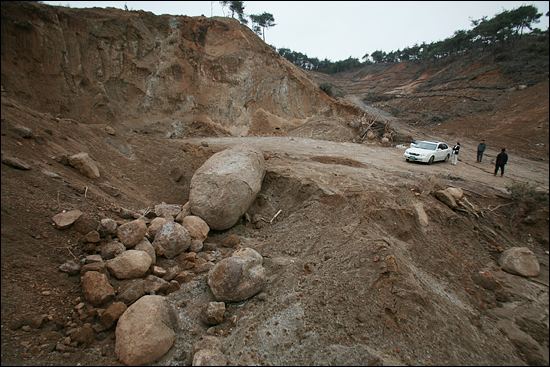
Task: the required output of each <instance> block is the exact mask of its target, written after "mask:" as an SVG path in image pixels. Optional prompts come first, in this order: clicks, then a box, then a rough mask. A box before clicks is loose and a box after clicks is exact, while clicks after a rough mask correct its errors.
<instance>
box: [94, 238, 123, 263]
mask: <svg viewBox="0 0 550 367" xmlns="http://www.w3.org/2000/svg"><path fill="white" fill-rule="evenodd" d="M124 251H126V246H124V245H123V244H122V243H120V242H118V241H113V242H109V243H107V244H105V245H103V246H100V254H101V258H103V259H104V260H105V261H107V260H111V259H114V258H115V257H117V256H118V255H120V254H121V253H123V252H124Z"/></svg>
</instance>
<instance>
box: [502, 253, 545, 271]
mask: <svg viewBox="0 0 550 367" xmlns="http://www.w3.org/2000/svg"><path fill="white" fill-rule="evenodd" d="M498 263H499V265H500V266H501V267H502V270H504V271H506V272H508V273H511V274H515V275H521V276H524V277H536V276H538V275H539V274H540V264H539V261H538V259H537V257H536V256H535V254H534V253H533V252H532V251H531V250H529V248H527V247H513V248H511V249H509V250H506V251H504V252H503V253H502V255H501V256H500V259H499V260H498Z"/></svg>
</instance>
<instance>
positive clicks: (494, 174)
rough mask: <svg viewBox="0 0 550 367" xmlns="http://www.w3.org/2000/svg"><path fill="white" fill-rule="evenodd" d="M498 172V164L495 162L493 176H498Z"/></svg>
mask: <svg viewBox="0 0 550 367" xmlns="http://www.w3.org/2000/svg"><path fill="white" fill-rule="evenodd" d="M497 172H498V164H495V172H494V173H493V176H496V175H497Z"/></svg>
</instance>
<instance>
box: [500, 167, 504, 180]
mask: <svg viewBox="0 0 550 367" xmlns="http://www.w3.org/2000/svg"><path fill="white" fill-rule="evenodd" d="M502 176H504V164H503V165H502V166H500V177H502Z"/></svg>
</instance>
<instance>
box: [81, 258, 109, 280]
mask: <svg viewBox="0 0 550 367" xmlns="http://www.w3.org/2000/svg"><path fill="white" fill-rule="evenodd" d="M89 271H96V272H98V273H101V274H104V275H105V276H108V275H109V272H108V271H107V269H105V263H104V262H103V261H101V262H95V263H91V264H86V265H84V266H82V269H80V275H84V274H86V273H87V272H89Z"/></svg>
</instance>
